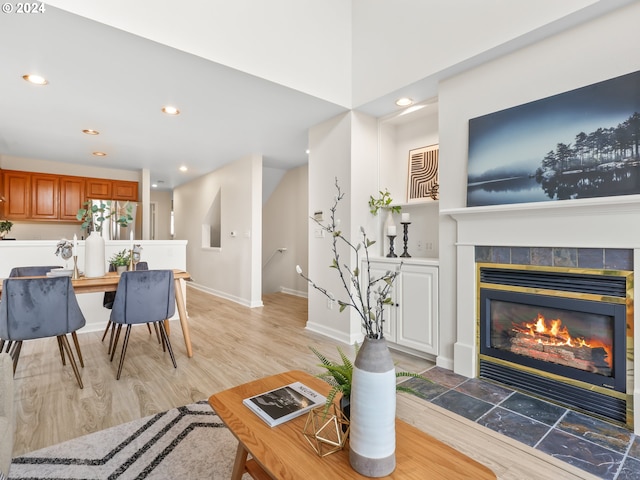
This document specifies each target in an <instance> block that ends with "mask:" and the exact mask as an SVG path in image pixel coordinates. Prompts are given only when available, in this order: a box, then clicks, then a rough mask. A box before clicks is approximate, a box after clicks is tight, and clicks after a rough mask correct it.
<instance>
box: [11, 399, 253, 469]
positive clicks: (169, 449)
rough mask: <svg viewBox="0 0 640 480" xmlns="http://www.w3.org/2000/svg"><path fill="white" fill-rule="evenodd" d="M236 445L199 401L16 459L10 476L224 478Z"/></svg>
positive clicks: (219, 421) (216, 418)
mask: <svg viewBox="0 0 640 480" xmlns="http://www.w3.org/2000/svg"><path fill="white" fill-rule="evenodd" d="M237 445H238V443H237V441H236V439H235V438H234V437H233V435H232V434H231V432H229V430H228V429H227V428H226V426H225V425H224V423H222V421H221V420H220V418H219V417H218V416H217V415H216V414H215V412H214V411H213V410H212V409H211V407H210V406H209V404H208V403H207V402H206V401H202V402H198V403H194V404H191V405H187V406H184V407H179V408H174V409H171V410H169V411H166V412H163V413H159V414H157V415H153V416H150V417H146V418H143V419H140V420H135V421H133V422H129V423H125V424H122V425H118V426H116V427H112V428H109V429H106V430H102V431H100V432H95V433H92V434H89V435H85V436H82V437H79V438H76V439H73V440H69V441H67V442H64V443H60V444H57V445H53V446H51V447H47V448H43V449H41V450H37V451H35V452H31V453H29V454H26V455H23V456H21V457H16V458H14V459H13V463H12V464H11V470H10V472H9V479H10V480H27V479H29V480H31V479H34V480H35V479H48V480H54V479H56V480H57V479H78V480H80V479H82V480H88V479H99V480H106V479H122V480H125V479H185V480H186V479H189V480H199V479H203V480H204V479H208V480H211V479H228V478H229V477H230V475H231V469H232V467H233V460H234V458H235V452H236V448H237ZM245 477H246V478H249V477H248V475H245ZM243 478H244V477H243Z"/></svg>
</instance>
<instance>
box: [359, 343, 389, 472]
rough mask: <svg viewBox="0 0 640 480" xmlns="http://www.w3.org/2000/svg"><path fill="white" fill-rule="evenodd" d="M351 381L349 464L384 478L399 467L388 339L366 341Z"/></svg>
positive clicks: (360, 351)
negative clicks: (397, 465) (397, 464)
mask: <svg viewBox="0 0 640 480" xmlns="http://www.w3.org/2000/svg"><path fill="white" fill-rule="evenodd" d="M351 382H352V383H351V420H350V421H351V426H350V433H349V462H350V463H351V467H352V468H353V469H354V470H355V471H356V472H358V473H360V474H361V475H364V476H367V477H384V476H386V475H389V474H390V473H391V472H393V470H394V469H395V468H396V456H395V451H396V370H395V366H394V364H393V359H392V358H391V353H390V352H389V348H388V346H387V342H386V340H385V339H370V338H365V339H364V342H363V344H362V347H361V348H360V350H359V351H358V355H357V357H356V360H355V362H354V366H353V377H352V380H351Z"/></svg>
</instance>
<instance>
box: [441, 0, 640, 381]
mask: <svg viewBox="0 0 640 480" xmlns="http://www.w3.org/2000/svg"><path fill="white" fill-rule="evenodd" d="M638 18H640V4H638V3H635V4H633V5H630V6H628V7H625V8H623V9H621V10H619V11H617V12H614V13H611V14H609V15H607V16H604V17H602V18H601V19H598V20H594V21H592V22H590V23H588V24H585V25H583V26H580V27H577V28H574V29H573V30H569V31H566V32H564V33H562V34H559V35H557V36H555V37H553V38H550V39H548V40H545V41H542V42H540V43H538V44H536V45H532V46H530V47H528V48H525V49H522V50H521V51H518V52H515V53H513V54H510V55H507V56H505V57H503V58H501V59H499V60H495V61H493V62H490V63H487V64H484V65H482V66H480V67H478V68H475V69H474V70H472V71H469V72H467V73H464V74H461V75H458V76H456V77H454V78H451V79H449V80H447V81H445V82H442V84H441V85H440V95H439V110H440V184H441V190H440V210H441V212H442V211H443V210H444V211H445V212H446V211H447V210H450V209H459V208H462V207H465V202H466V166H467V142H468V121H469V119H470V118H474V117H477V116H480V115H484V114H488V113H491V112H495V111H497V110H501V109H504V108H509V107H512V106H516V105H520V104H523V103H525V102H530V101H532V100H537V99H541V98H545V97H548V96H550V95H555V94H558V93H562V92H566V91H568V90H572V89H575V88H578V87H582V86H585V85H589V84H592V83H595V82H599V81H602V80H606V79H609V78H613V77H616V76H619V75H623V74H626V73H630V72H633V71H637V70H639V69H640V56H639V55H638V48H637V41H636V39H635V36H636V35H635V33H634V32H635V31H636V29H637V19H638ZM594 39H597V41H594ZM554 203H560V202H554ZM515 208H516V209H517V208H518V207H515ZM523 208H524V207H523ZM612 208H613V209H614V210H615V207H612ZM489 210H491V209H489ZM559 215H561V214H560V213H554V214H552V215H551V214H550V215H549V216H548V220H546V221H545V220H544V216H543V220H542V223H541V224H540V225H537V227H538V228H540V227H541V228H543V231H546V229H548V232H549V242H550V243H551V242H552V241H553V243H554V244H555V245H558V244H564V245H569V244H573V245H575V244H577V243H578V242H580V245H581V246H582V245H583V244H584V243H585V242H589V237H588V236H587V238H580V239H576V238H574V234H575V233H574V232H575V229H572V228H569V227H567V228H563V227H562V226H561V225H562V224H563V222H562V216H559ZM564 215H567V217H565V218H566V219H567V222H565V225H570V224H571V222H579V221H580V218H583V219H584V220H583V221H584V222H589V218H588V217H580V216H578V217H576V216H575V215H572V214H571V213H569V214H566V213H564ZM519 218H520V219H521V220H523V221H524V220H526V218H527V212H526V210H524V209H523V210H522V213H521V214H520V215H519ZM638 224H640V219H639V218H636V215H634V214H629V221H628V223H626V224H621V225H620V226H619V228H623V229H628V228H633V225H638ZM478 225H482V222H479V223H478ZM499 225H500V226H498V227H497V232H496V233H497V234H498V236H500V235H499V234H500V228H502V229H503V231H504V232H505V233H508V234H509V240H510V241H511V242H516V241H517V242H521V243H522V244H524V243H526V242H527V234H528V232H527V229H526V228H515V229H514V227H513V225H514V224H513V222H512V221H509V219H505V220H504V221H503V222H502V223H500V224H499ZM556 225H560V228H553V227H554V226H556ZM492 227H496V225H495V224H492ZM478 228H480V227H478ZM594 228H597V227H595V226H594ZM608 236H610V237H611V240H612V242H613V241H614V239H615V238H616V237H617V235H616V232H615V231H609V232H608ZM458 241H460V239H459V238H458V237H457V231H456V223H455V221H454V220H453V219H452V218H451V217H449V216H447V215H445V216H443V217H442V218H441V222H440V326H441V328H440V332H441V333H440V335H441V337H440V353H441V355H440V357H439V359H438V360H439V363H441V364H443V365H449V366H450V368H451V366H453V365H454V351H453V350H454V343H455V342H456V339H458V340H459V339H460V338H465V339H466V340H465V342H464V343H469V342H471V343H472V342H473V340H469V339H470V338H473V329H474V321H475V320H474V318H468V317H473V312H471V315H469V312H468V311H464V312H463V311H460V309H459V303H457V295H458V291H459V290H460V289H461V288H462V287H463V285H464V284H465V282H469V281H470V279H469V278H466V277H468V273H469V268H468V267H467V266H465V265H461V264H460V263H461V261H462V260H463V259H462V258H460V257H459V256H457V249H458V248H459V247H457V246H456V242H458ZM594 246H601V247H602V246H604V245H594ZM469 256H471V257H472V254H467V257H469ZM468 260H471V261H472V260H473V259H472V258H466V261H468ZM457 272H462V273H465V274H461V275H460V276H459V274H458V273H457ZM471 303H473V302H471ZM460 357H462V355H461V356H460ZM455 363H456V365H455V368H456V371H458V372H459V373H464V374H467V375H468V374H469V373H472V374H473V371H472V369H470V368H469V365H468V364H467V365H464V366H463V365H460V364H459V362H458V357H455Z"/></svg>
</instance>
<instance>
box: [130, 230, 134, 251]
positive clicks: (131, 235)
mask: <svg viewBox="0 0 640 480" xmlns="http://www.w3.org/2000/svg"><path fill="white" fill-rule="evenodd" d="M129 239H130V240H131V250H133V232H131V234H130V235H129Z"/></svg>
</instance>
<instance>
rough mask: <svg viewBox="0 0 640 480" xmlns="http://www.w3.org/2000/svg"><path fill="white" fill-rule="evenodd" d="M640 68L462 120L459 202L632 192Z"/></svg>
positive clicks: (636, 174)
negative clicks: (463, 179)
mask: <svg viewBox="0 0 640 480" xmlns="http://www.w3.org/2000/svg"><path fill="white" fill-rule="evenodd" d="M639 146H640V72H634V73H630V74H627V75H622V76H620V77H616V78H613V79H610V80H606V81H603V82H599V83H595V84H593V85H588V86H586V87H582V88H578V89H576V90H571V91H569V92H566V93H561V94H558V95H554V96H552V97H548V98H544V99H541V100H537V101H534V102H530V103H526V104H523V105H519V106H517V107H513V108H509V109H506V110H502V111H499V112H495V113H491V114H488V115H484V116H481V117H477V118H472V119H471V120H469V156H468V169H467V206H468V207H475V206H482V205H500V204H511V203H524V202H548V201H558V200H571V199H579V198H593V197H608V196H617V195H633V194H638V193H640V154H639V151H638V150H639Z"/></svg>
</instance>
